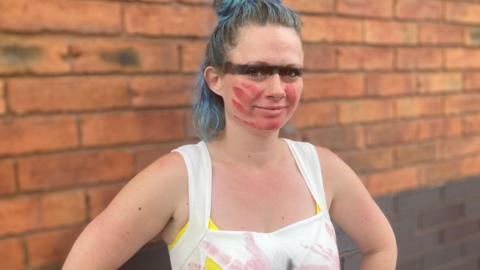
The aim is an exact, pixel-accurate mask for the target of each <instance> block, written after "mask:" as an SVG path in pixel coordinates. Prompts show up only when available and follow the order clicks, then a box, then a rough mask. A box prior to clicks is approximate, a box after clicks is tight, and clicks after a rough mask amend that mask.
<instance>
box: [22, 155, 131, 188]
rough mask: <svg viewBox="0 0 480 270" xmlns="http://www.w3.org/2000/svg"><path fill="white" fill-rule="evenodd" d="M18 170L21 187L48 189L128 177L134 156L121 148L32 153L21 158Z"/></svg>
mask: <svg viewBox="0 0 480 270" xmlns="http://www.w3.org/2000/svg"><path fill="white" fill-rule="evenodd" d="M18 171H19V182H20V188H21V189H22V190H28V191H30V190H38V189H43V190H47V189H49V190H51V189H54V188H60V187H71V186H79V185H82V184H83V185H85V184H92V183H98V182H109V181H118V180H125V179H128V178H130V177H131V176H132V175H133V158H132V156H131V155H130V154H129V153H127V152H123V151H108V152H93V153H92V152H85V153H73V154H72V153H69V154H58V155H48V156H34V157H30V158H24V159H20V160H19V161H18Z"/></svg>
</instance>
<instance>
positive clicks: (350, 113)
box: [339, 100, 394, 124]
mask: <svg viewBox="0 0 480 270" xmlns="http://www.w3.org/2000/svg"><path fill="white" fill-rule="evenodd" d="M393 113H394V111H393V102H392V101H389V100H355V101H344V102H341V103H340V108H339V114H340V115H339V120H340V123H342V124H351V123H362V122H375V121H379V120H387V119H391V118H392V117H393Z"/></svg>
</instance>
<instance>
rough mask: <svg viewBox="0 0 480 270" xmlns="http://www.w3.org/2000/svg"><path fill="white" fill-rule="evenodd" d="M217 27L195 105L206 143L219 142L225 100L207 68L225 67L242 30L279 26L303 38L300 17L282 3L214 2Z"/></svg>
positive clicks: (259, 0) (272, 0)
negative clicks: (213, 86)
mask: <svg viewBox="0 0 480 270" xmlns="http://www.w3.org/2000/svg"><path fill="white" fill-rule="evenodd" d="M213 5H214V7H215V10H216V12H217V17H218V19H217V25H216V27H215V29H214V31H213V33H212V35H211V36H210V40H209V42H208V45H207V49H206V52H205V57H204V60H203V63H202V64H201V66H200V71H199V73H198V77H197V87H198V90H199V93H198V97H197V100H196V101H195V103H194V105H193V120H194V126H195V129H196V132H197V134H198V136H199V137H200V138H201V139H203V140H207V141H208V140H211V139H213V138H216V137H217V136H218V135H219V134H220V133H221V132H222V131H223V130H224V129H225V111H224V103H223V99H222V97H220V96H219V95H217V94H215V93H214V92H213V91H212V90H211V89H210V88H209V87H208V84H207V82H206V81H205V78H204V76H203V74H204V71H205V69H206V68H207V67H209V66H212V67H215V68H220V67H222V66H223V65H224V64H225V62H226V60H227V53H228V51H229V50H230V49H231V48H233V47H235V45H236V42H237V40H236V39H237V36H238V33H239V30H240V28H241V27H243V26H246V25H267V24H270V25H280V26H285V27H290V28H293V29H295V31H296V32H297V33H298V34H300V31H301V21H300V17H299V16H298V15H297V14H296V13H295V12H293V11H292V10H290V9H289V8H287V7H286V6H284V5H283V4H282V3H281V1H280V0H215V1H214V4H213Z"/></svg>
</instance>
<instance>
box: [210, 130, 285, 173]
mask: <svg viewBox="0 0 480 270" xmlns="http://www.w3.org/2000/svg"><path fill="white" fill-rule="evenodd" d="M278 133H279V132H278V130H276V131H268V132H266V131H259V132H252V131H250V130H246V129H245V128H243V127H240V128H235V127H234V126H231V127H230V128H229V127H226V129H225V131H224V133H223V134H221V135H220V136H219V137H218V138H217V139H215V140H213V141H212V142H210V143H209V145H210V146H211V147H210V148H211V152H212V153H211V154H212V155H213V156H214V158H216V159H219V160H221V161H222V162H234V163H236V164H242V165H246V166H252V167H263V166H265V165H268V164H275V163H276V162H277V161H278V160H280V159H282V158H283V157H284V153H285V148H286V145H285V143H284V142H283V141H282V140H281V139H279V137H278Z"/></svg>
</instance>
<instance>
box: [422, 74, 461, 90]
mask: <svg viewBox="0 0 480 270" xmlns="http://www.w3.org/2000/svg"><path fill="white" fill-rule="evenodd" d="M418 88H419V92H420V93H444V92H448V93H454V92H460V91H462V89H463V78H462V74H461V73H456V72H443V73H421V74H418Z"/></svg>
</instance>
